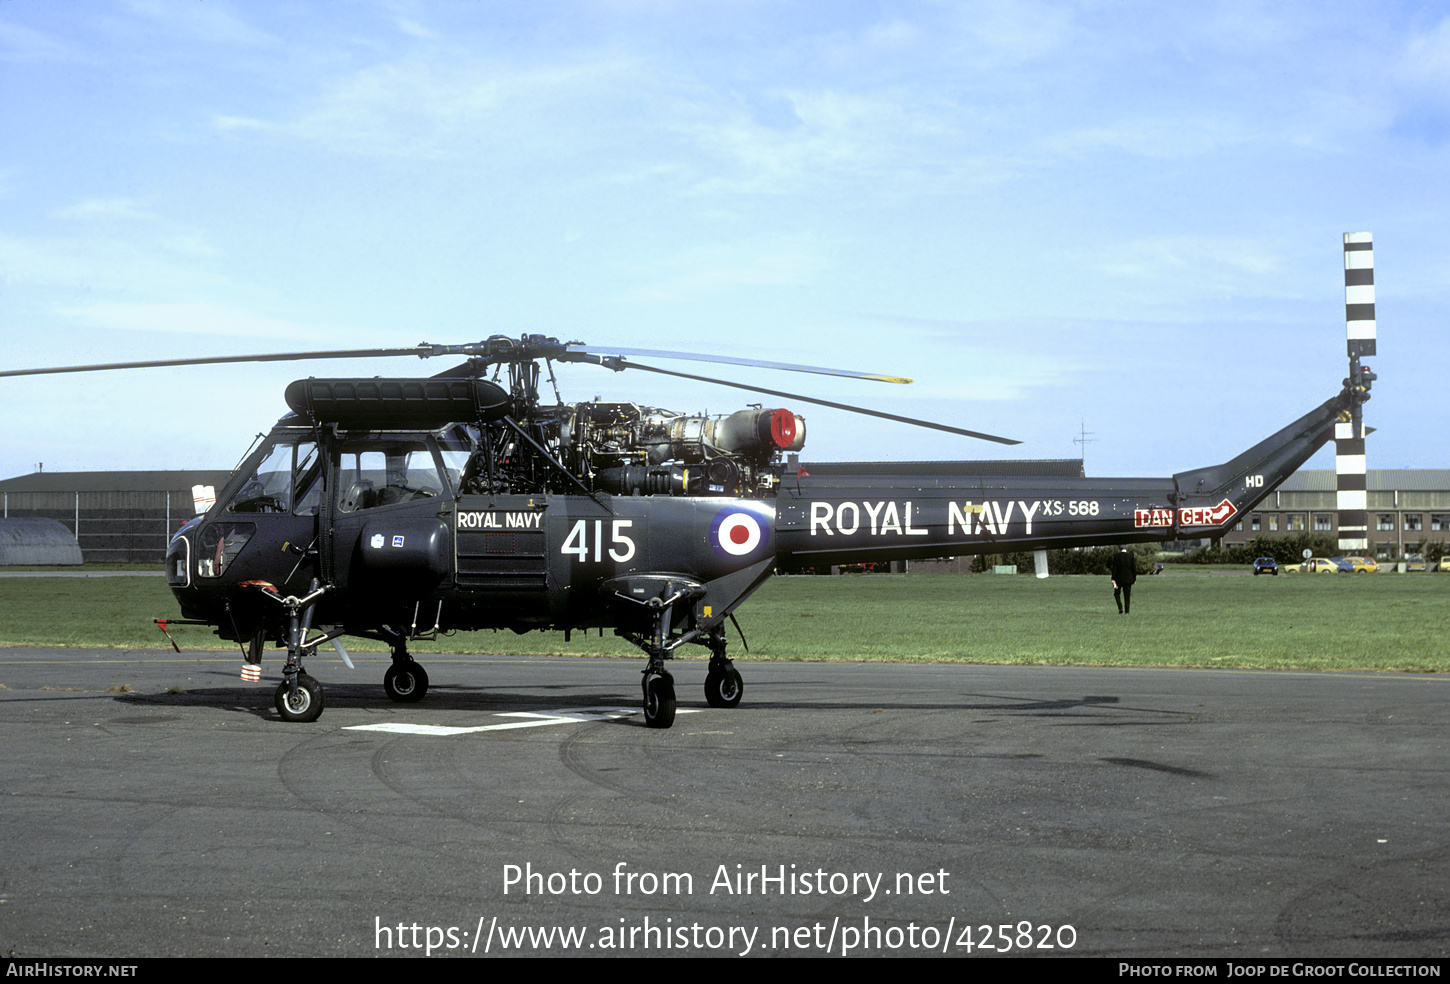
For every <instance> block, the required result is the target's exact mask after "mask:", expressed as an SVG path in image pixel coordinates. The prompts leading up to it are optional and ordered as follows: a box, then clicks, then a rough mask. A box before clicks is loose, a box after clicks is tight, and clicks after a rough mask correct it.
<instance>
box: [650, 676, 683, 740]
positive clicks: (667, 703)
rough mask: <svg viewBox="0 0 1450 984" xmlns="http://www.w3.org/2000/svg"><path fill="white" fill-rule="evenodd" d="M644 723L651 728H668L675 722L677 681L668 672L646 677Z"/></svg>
mask: <svg viewBox="0 0 1450 984" xmlns="http://www.w3.org/2000/svg"><path fill="white" fill-rule="evenodd" d="M644 723H645V724H647V725H649V726H650V727H651V728H668V727H669V726H670V725H672V724H674V723H675V681H674V679H673V678H672V677H671V676H670V675H669V674H668V673H661V674H659V675H657V676H651V677H647V678H646V679H645V684H644Z"/></svg>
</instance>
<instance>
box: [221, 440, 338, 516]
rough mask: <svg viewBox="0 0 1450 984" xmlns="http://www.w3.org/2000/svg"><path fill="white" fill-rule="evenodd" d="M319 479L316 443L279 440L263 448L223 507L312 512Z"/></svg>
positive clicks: (238, 510) (247, 510)
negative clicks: (251, 467) (254, 464)
mask: <svg viewBox="0 0 1450 984" xmlns="http://www.w3.org/2000/svg"><path fill="white" fill-rule="evenodd" d="M321 479H322V469H321V468H320V467H319V459H318V454H317V445H316V443H314V442H312V441H302V442H300V443H293V442H291V441H285V440H284V441H279V442H278V443H276V444H274V445H272V446H271V447H270V448H268V449H267V450H266V452H265V453H264V454H263V456H262V460H261V461H260V462H258V464H257V466H256V468H254V469H253V470H252V472H251V473H250V474H249V475H248V476H247V479H246V481H245V482H243V483H242V487H241V488H240V489H238V490H237V492H236V494H235V495H233V496H232V498H231V501H230V502H229V503H227V510H228V511H229V512H234V513H285V512H295V513H297V515H299V516H312V515H316V514H317V507H318V504H319V503H320V502H321V485H322V481H321ZM294 506H295V507H294Z"/></svg>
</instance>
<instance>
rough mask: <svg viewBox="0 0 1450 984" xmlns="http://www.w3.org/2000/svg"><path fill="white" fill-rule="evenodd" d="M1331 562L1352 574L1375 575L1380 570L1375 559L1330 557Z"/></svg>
mask: <svg viewBox="0 0 1450 984" xmlns="http://www.w3.org/2000/svg"><path fill="white" fill-rule="evenodd" d="M1329 559H1330V560H1331V561H1333V562H1334V563H1336V564H1338V565H1339V569H1340V570H1342V571H1344V572H1346V573H1351V574H1373V573H1375V572H1376V571H1378V570H1379V569H1380V565H1379V564H1378V563H1376V562H1375V559H1374V558H1373V557H1330V558H1329Z"/></svg>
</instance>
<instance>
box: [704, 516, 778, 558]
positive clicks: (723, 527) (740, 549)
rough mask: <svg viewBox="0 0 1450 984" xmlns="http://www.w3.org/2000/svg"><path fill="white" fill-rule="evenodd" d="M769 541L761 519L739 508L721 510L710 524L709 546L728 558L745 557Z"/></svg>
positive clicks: (766, 527)
mask: <svg viewBox="0 0 1450 984" xmlns="http://www.w3.org/2000/svg"><path fill="white" fill-rule="evenodd" d="M769 539H770V533H769V526H768V525H767V524H766V523H765V522H764V521H762V519H761V517H759V516H756V515H755V514H753V513H749V512H745V511H744V510H742V509H740V508H738V507H737V508H730V509H722V510H720V512H718V513H717V514H716V515H715V520H714V522H712V523H711V524H710V545H711V546H712V547H714V548H715V549H716V550H717V551H719V552H721V553H723V554H725V555H727V556H730V557H747V556H749V555H750V554H753V553H755V552H756V551H758V550H759V549H760V548H761V547H763V546H764V545H765V543H766V542H767V541H768V540H769Z"/></svg>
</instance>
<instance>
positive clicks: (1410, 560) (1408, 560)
mask: <svg viewBox="0 0 1450 984" xmlns="http://www.w3.org/2000/svg"><path fill="white" fill-rule="evenodd" d="M1429 569H1430V568H1429V567H1428V566H1427V565H1426V564H1425V558H1424V557H1421V556H1420V555H1419V554H1409V555H1407V556H1406V557H1405V572H1406V573H1409V572H1410V571H1428V570H1429Z"/></svg>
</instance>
